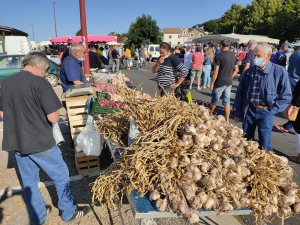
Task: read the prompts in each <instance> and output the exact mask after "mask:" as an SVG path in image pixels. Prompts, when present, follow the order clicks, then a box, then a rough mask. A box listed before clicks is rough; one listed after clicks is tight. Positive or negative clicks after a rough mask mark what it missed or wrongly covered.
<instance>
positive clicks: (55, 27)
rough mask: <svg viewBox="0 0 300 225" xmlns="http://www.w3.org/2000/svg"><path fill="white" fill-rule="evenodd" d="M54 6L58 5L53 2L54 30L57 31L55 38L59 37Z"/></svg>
mask: <svg viewBox="0 0 300 225" xmlns="http://www.w3.org/2000/svg"><path fill="white" fill-rule="evenodd" d="M54 4H56V2H53V12H54V29H55V37H57V30H56V15H55V7H54Z"/></svg>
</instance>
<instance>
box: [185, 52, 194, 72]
mask: <svg viewBox="0 0 300 225" xmlns="http://www.w3.org/2000/svg"><path fill="white" fill-rule="evenodd" d="M192 57H193V54H191V53H190V52H186V53H184V65H185V67H186V68H188V69H189V70H190V69H191V60H192Z"/></svg>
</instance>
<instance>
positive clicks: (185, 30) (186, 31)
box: [181, 27, 189, 37]
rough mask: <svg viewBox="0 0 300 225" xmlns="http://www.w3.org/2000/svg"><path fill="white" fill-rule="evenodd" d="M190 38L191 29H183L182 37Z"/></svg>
mask: <svg viewBox="0 0 300 225" xmlns="http://www.w3.org/2000/svg"><path fill="white" fill-rule="evenodd" d="M188 36H189V28H187V27H186V28H181V37H188Z"/></svg>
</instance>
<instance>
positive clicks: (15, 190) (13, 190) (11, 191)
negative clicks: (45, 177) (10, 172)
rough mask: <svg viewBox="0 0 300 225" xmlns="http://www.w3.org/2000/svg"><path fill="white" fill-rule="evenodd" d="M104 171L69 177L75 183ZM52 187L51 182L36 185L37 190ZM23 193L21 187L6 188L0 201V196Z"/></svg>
mask: <svg viewBox="0 0 300 225" xmlns="http://www.w3.org/2000/svg"><path fill="white" fill-rule="evenodd" d="M105 171H106V170H100V171H96V172H92V173H88V174H86V175H76V176H72V177H70V180H71V181H77V180H82V179H83V178H84V177H94V176H99V175H100V174H103V173H104V172H105ZM52 185H54V182H53V181H44V182H39V183H38V187H39V188H45V187H48V186H52ZM21 191H23V187H22V186H17V187H12V188H10V187H7V188H6V189H4V190H1V191H0V199H1V198H2V196H4V195H7V196H8V197H10V196H12V195H13V194H14V193H18V192H21Z"/></svg>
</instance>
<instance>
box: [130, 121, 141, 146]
mask: <svg viewBox="0 0 300 225" xmlns="http://www.w3.org/2000/svg"><path fill="white" fill-rule="evenodd" d="M129 122H130V125H129V132H128V146H130V145H131V144H132V143H133V142H134V139H135V138H136V136H138V135H139V134H140V133H141V132H140V131H139V130H138V129H137V127H136V123H135V120H134V118H133V117H132V116H129Z"/></svg>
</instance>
